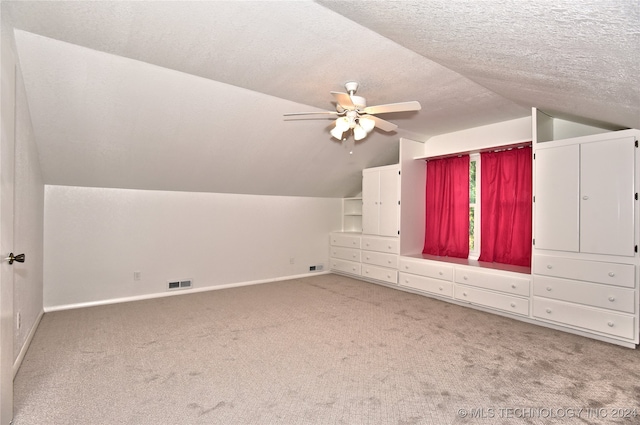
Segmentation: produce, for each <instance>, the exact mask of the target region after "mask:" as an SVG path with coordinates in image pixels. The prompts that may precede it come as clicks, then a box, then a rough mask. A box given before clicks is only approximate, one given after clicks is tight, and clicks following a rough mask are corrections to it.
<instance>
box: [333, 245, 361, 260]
mask: <svg viewBox="0 0 640 425" xmlns="http://www.w3.org/2000/svg"><path fill="white" fill-rule="evenodd" d="M331 257H333V258H340V259H342V260H350V261H355V262H357V263H359V262H360V250H359V249H353V248H342V247H339V246H332V247H331Z"/></svg>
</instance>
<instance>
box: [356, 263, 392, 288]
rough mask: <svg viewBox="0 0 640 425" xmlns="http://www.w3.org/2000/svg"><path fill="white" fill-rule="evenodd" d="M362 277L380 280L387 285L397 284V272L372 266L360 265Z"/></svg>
mask: <svg viewBox="0 0 640 425" xmlns="http://www.w3.org/2000/svg"><path fill="white" fill-rule="evenodd" d="M362 276H363V277H368V278H371V279H377V280H382V281H384V282H388V283H394V284H397V283H398V271H397V270H394V269H387V268H384V267H378V266H372V265H369V264H363V265H362Z"/></svg>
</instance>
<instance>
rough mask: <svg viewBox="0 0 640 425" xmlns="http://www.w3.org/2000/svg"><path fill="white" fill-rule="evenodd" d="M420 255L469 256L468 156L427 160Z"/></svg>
mask: <svg viewBox="0 0 640 425" xmlns="http://www.w3.org/2000/svg"><path fill="white" fill-rule="evenodd" d="M422 253H423V254H431V255H438V256H446V257H458V258H468V257H469V156H468V155H465V156H461V157H454V158H443V159H434V160H430V161H428V162H427V189H426V226H425V237H424V250H423V251H422Z"/></svg>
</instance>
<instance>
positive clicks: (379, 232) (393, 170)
mask: <svg viewBox="0 0 640 425" xmlns="http://www.w3.org/2000/svg"><path fill="white" fill-rule="evenodd" d="M344 202H345V204H344V206H345V207H344V208H343V210H344V214H343V215H344V217H345V219H348V218H349V216H348V215H347V211H355V213H354V214H355V215H357V216H358V218H359V219H360V218H361V223H362V225H361V232H362V233H357V234H356V233H350V234H348V233H345V232H334V233H332V234H331V237H330V242H331V247H330V249H331V251H330V254H331V260H330V264H331V270H332V271H334V272H338V273H344V274H349V275H356V276H361V277H362V278H365V279H370V280H374V281H377V282H384V283H387V284H397V282H398V254H399V252H400V243H399V238H398V234H399V219H400V167H399V166H398V165H389V166H384V167H376V168H368V169H365V170H363V171H362V199H361V200H360V198H351V199H346V200H344ZM347 205H349V207H348V208H347ZM358 205H361V212H360V210H358V209H357V206H358ZM360 214H361V216H360ZM345 222H346V221H345ZM343 230H345V231H348V230H352V231H353V230H355V226H349V227H348V228H347V227H346V226H344V225H343Z"/></svg>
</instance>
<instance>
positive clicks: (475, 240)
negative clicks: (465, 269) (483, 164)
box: [469, 153, 480, 260]
mask: <svg viewBox="0 0 640 425" xmlns="http://www.w3.org/2000/svg"><path fill="white" fill-rule="evenodd" d="M479 256H480V154H477V153H475V154H471V155H469V259H470V260H477V259H478V257H479Z"/></svg>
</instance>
